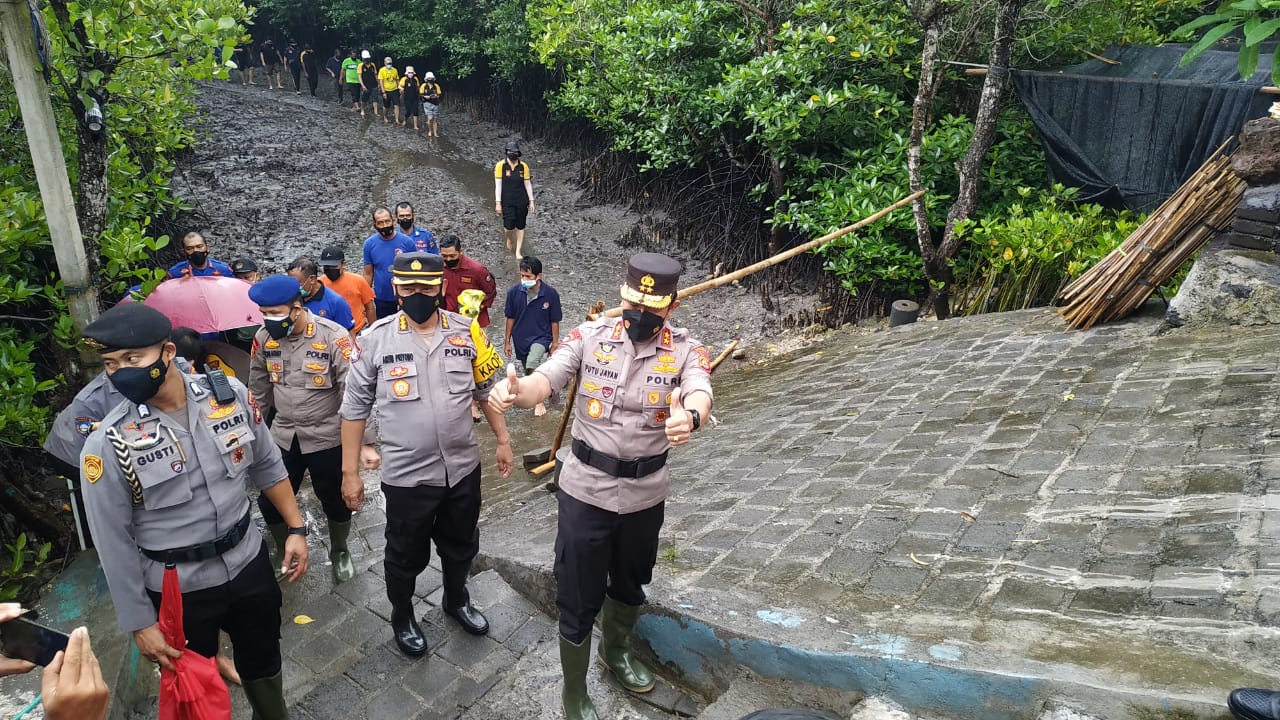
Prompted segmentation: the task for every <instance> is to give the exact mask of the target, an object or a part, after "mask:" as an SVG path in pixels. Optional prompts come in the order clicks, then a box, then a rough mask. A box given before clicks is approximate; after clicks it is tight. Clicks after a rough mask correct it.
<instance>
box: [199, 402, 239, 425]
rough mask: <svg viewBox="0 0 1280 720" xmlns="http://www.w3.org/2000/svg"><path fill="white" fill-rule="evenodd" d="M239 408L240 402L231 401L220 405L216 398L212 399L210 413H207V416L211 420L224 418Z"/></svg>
mask: <svg viewBox="0 0 1280 720" xmlns="http://www.w3.org/2000/svg"><path fill="white" fill-rule="evenodd" d="M239 409H240V405H239V404H238V403H231V404H230V405H219V404H218V403H217V401H216V400H210V401H209V414H208V415H206V416H205V417H207V418H209V419H210V420H221V419H222V418H224V417H226V416H228V415H230V414H231V413H233V412H235V411H237V410H239Z"/></svg>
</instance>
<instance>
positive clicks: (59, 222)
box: [0, 0, 98, 331]
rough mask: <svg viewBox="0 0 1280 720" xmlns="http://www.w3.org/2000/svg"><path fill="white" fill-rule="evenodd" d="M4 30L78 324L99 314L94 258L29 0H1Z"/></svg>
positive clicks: (51, 231)
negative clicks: (88, 254) (88, 253)
mask: <svg viewBox="0 0 1280 720" xmlns="http://www.w3.org/2000/svg"><path fill="white" fill-rule="evenodd" d="M0 30H3V36H4V46H5V49H6V50H7V51H8V57H9V70H10V71H11V72H12V73H13V87H14V90H16V91H17V94H18V107H19V109H20V110H21V111H22V122H23V125H25V126H26V130H27V145H28V146H29V147H30V148H31V160H32V164H34V165H35V169H36V182H37V183H38V184H39V185H40V197H41V199H42V200H43V201H44V214H45V219H46V221H47V222H48V224H49V239H50V240H51V241H52V242H53V252H54V256H55V257H56V258H57V261H58V274H59V275H61V276H62V287H63V289H64V290H65V291H66V294H67V307H68V309H69V310H70V311H71V319H72V320H73V321H74V322H75V326H76V329H77V330H81V331H83V330H84V328H85V326H87V325H88V324H89V323H91V322H93V321H94V320H95V319H96V318H97V317H98V289H97V288H96V287H94V286H93V285H92V284H91V283H90V282H89V262H88V260H87V259H86V258H85V254H84V239H83V238H82V237H81V235H80V223H79V221H78V220H77V219H76V205H75V201H74V198H73V196H72V195H71V181H70V180H68V179H67V166H66V163H65V162H64V160H63V157H62V142H61V141H60V140H59V139H58V126H57V123H56V122H55V121H54V117H53V105H52V104H51V103H50V102H49V88H48V86H46V85H45V83H44V78H43V77H41V76H40V74H39V73H38V72H36V63H37V61H38V56H37V55H36V44H35V37H34V34H35V33H34V28H33V27H32V23H31V9H30V6H28V5H27V0H0Z"/></svg>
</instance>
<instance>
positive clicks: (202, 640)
mask: <svg viewBox="0 0 1280 720" xmlns="http://www.w3.org/2000/svg"><path fill="white" fill-rule="evenodd" d="M178 580H179V581H181V580H182V578H181V576H179V578H178ZM147 595H149V596H150V597H151V604H152V605H155V607H156V611H157V612H158V611H159V610H160V593H158V592H152V591H150V590H148V591H147ZM281 603H282V600H281V596H280V586H279V585H278V584H277V583H276V576H275V573H274V572H273V571H272V569H271V559H270V558H269V557H268V555H267V545H266V543H262V544H261V547H260V549H259V550H258V555H257V557H255V558H254V559H253V560H252V561H251V562H250V563H249V564H248V565H247V566H245V568H244V569H243V570H241V571H240V574H239V575H236V576H235V577H233V578H231V582H229V583H225V584H223V585H218V586H216V587H211V588H206V589H204V590H193V591H191V592H184V593H182V631H183V632H184V633H185V634H186V636H187V650H189V651H194V652H196V653H198V654H200V655H203V656H205V657H213V656H214V655H216V654H217V653H218V631H219V630H224V631H226V633H227V634H228V635H230V636H231V644H232V646H233V649H232V654H233V655H234V656H235V661H236V670H237V671H238V672H239V673H240V677H241V678H242V679H244V680H261V679H262V678H269V677H271V676H272V675H275V674H276V673H278V672H280V605H281Z"/></svg>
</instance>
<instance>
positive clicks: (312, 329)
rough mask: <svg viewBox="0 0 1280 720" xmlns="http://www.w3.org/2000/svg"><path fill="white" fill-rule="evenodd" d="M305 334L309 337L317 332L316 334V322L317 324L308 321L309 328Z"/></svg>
mask: <svg viewBox="0 0 1280 720" xmlns="http://www.w3.org/2000/svg"><path fill="white" fill-rule="evenodd" d="M303 334H304V335H306V336H307V337H311V336H313V335H315V334H316V324H315V323H307V329H306V331H305V332H304V333H303Z"/></svg>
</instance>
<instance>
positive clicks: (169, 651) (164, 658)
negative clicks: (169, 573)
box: [67, 623, 182, 672]
mask: <svg viewBox="0 0 1280 720" xmlns="http://www.w3.org/2000/svg"><path fill="white" fill-rule="evenodd" d="M133 643H134V644H135V645H137V646H138V652H140V653H142V655H143V657H145V658H147V659H148V660H150V661H151V662H153V663H156V664H157V665H159V666H160V667H162V668H164V669H165V670H168V671H170V672H173V661H174V660H175V659H177V658H180V657H182V651H181V650H178V649H176V648H173V647H170V646H169V643H168V642H166V641H165V639H164V633H162V632H160V623H155V624H153V625H151V626H150V627H145V628H142V629H141V630H135V631H134V633H133ZM70 647H71V646H70V645H68V646H67V648H68V651H70Z"/></svg>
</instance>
